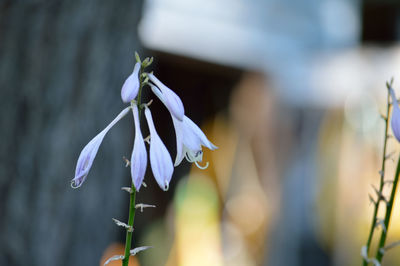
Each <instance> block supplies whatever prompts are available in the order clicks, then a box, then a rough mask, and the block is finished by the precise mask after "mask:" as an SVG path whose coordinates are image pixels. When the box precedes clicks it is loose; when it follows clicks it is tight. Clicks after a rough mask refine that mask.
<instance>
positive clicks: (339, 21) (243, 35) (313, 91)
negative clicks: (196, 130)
mask: <svg viewBox="0 0 400 266" xmlns="http://www.w3.org/2000/svg"><path fill="white" fill-rule="evenodd" d="M399 40H400V3H399V2H398V1H396V0H380V1H378V0H376V1H373V0H322V1H321V0H308V1H307V0H298V1H289V0H279V1H278V0H264V1H263V0H252V1H245V0H214V1H211V0H202V1H200V0H192V1H185V0H143V1H128V0H123V1H105V0H103V1H94V0H71V1H59V0H48V1H44V0H24V1H22V0H21V1H10V0H3V1H1V2H0V117H1V119H0V133H1V135H0V137H1V141H0V265H2V266H3V265H10V266H14V265H32V266H37V265H60V266H64V265H65V266H66V265H102V264H103V263H104V261H105V260H106V259H107V258H109V257H111V256H112V255H116V254H122V253H123V245H124V241H125V232H124V231H123V230H122V229H121V228H118V227H117V226H115V224H114V223H113V222H112V220H111V218H116V219H119V220H121V221H126V220H127V216H128V207H129V206H128V205H129V195H128V193H126V192H123V191H121V187H123V186H129V185H130V173H129V169H128V168H125V167H124V161H123V159H122V157H123V156H126V157H128V158H129V157H130V153H131V150H132V145H133V136H134V127H133V119H132V117H130V116H128V117H127V118H125V119H124V120H122V121H121V122H119V123H118V124H117V125H116V126H115V127H114V128H113V129H112V130H111V131H110V133H109V134H108V135H107V137H106V138H105V139H104V141H103V144H102V146H101V147H100V150H99V152H98V155H97V157H96V159H95V161H94V164H93V167H92V169H91V171H90V174H89V176H88V179H87V181H86V182H85V183H84V185H83V186H82V187H81V188H79V189H76V190H73V189H71V188H70V180H71V179H72V178H73V175H74V171H75V165H76V160H77V158H78V156H79V153H80V152H81V150H82V148H83V147H84V146H85V145H86V144H87V143H88V142H89V141H90V140H91V139H92V138H93V137H94V136H95V135H96V134H97V133H98V132H99V131H100V130H102V129H103V128H104V127H105V126H106V125H107V124H108V123H109V122H110V121H111V120H112V119H113V118H114V117H115V116H116V115H117V114H118V113H119V111H120V110H121V109H122V108H123V107H124V106H125V105H124V104H123V103H122V101H121V99H120V89H121V86H122V84H123V82H124V81H125V79H126V77H127V76H128V75H129V74H130V73H131V71H132V69H133V65H134V63H135V61H134V52H135V51H138V52H139V54H140V55H141V57H142V58H144V57H145V56H153V57H154V58H155V61H154V63H153V64H152V66H151V69H152V70H153V71H154V73H155V74H156V75H157V76H158V77H159V79H160V80H162V81H163V82H164V83H165V84H166V85H167V86H169V87H170V88H171V89H173V90H174V91H175V92H176V93H177V94H178V95H179V96H180V97H181V99H182V101H183V103H184V105H185V113H186V115H187V116H189V117H190V118H191V119H192V120H193V121H194V122H195V123H197V124H198V125H199V126H200V127H201V128H202V129H203V130H204V132H205V133H206V135H207V136H208V138H209V139H210V140H211V141H212V142H213V143H214V144H215V145H217V146H218V147H219V149H218V150H216V151H213V152H210V151H209V150H207V149H205V150H204V152H205V153H204V157H203V159H204V162H207V161H208V162H209V163H210V166H209V167H208V169H206V170H199V169H198V168H196V167H195V166H192V165H190V164H189V163H187V162H185V163H182V164H181V165H180V166H178V167H176V168H175V172H174V176H173V179H172V183H171V186H170V189H169V191H168V192H163V191H161V190H160V189H159V187H158V185H157V184H156V183H155V181H154V179H153V177H152V174H151V171H149V170H148V171H147V175H146V177H145V182H146V184H147V188H143V189H142V190H141V191H140V193H138V197H137V201H138V202H143V203H147V204H155V205H156V206H157V208H147V209H145V210H144V211H143V212H140V211H139V212H137V215H136V219H135V232H134V240H133V246H142V245H146V246H153V248H152V249H151V250H147V251H144V252H142V253H140V254H139V255H138V256H137V257H135V258H133V259H132V260H131V265H168V266H174V265H183V266H192V265H193V266H195V265H210V266H211V265H216V266H219V265H231V266H236V265H238V266H239V265H240V266H253V265H272V266H287V265H291V266H306V265H307V266H308V265H310V266H313V265H360V264H361V257H360V250H361V246H362V245H365V243H366V240H367V236H368V231H369V226H370V222H371V216H372V212H373V206H372V205H371V204H369V200H368V194H369V193H370V194H372V193H373V188H372V187H371V184H374V185H376V186H377V185H378V184H379V174H378V171H379V170H380V164H381V157H382V154H381V153H382V147H383V137H384V122H383V120H381V119H380V114H381V113H384V111H385V108H386V93H387V90H386V88H385V82H386V81H388V80H390V79H391V78H392V77H393V78H394V88H395V90H397V92H398V93H400V90H399V87H400V86H399V84H400V75H399V69H400V45H399ZM144 93H145V98H146V99H147V100H150V99H152V98H154V96H153V95H151V94H150V93H148V91H145V92H144ZM152 112H153V117H154V120H155V123H156V127H157V130H158V132H159V134H160V136H161V138H162V139H163V141H164V143H165V144H166V145H167V147H168V149H169V150H170V151H171V155H172V157H173V158H174V157H175V154H176V148H175V134H174V130H173V126H172V121H171V119H170V116H169V114H168V111H167V110H166V109H165V107H164V106H163V105H162V104H161V103H160V102H159V101H158V100H156V99H155V101H154V103H153V104H152ZM398 150H399V147H398V145H397V144H396V142H395V141H394V140H393V139H392V140H389V148H388V151H389V152H392V151H394V152H396V154H397V153H398ZM394 158H395V157H394ZM394 167H395V165H394V163H393V162H392V161H388V163H387V179H391V178H392V176H393V173H394ZM385 193H386V192H385ZM380 216H381V217H382V216H383V214H382V213H381V214H380ZM379 230H381V229H377V232H379ZM377 235H378V234H376V236H377ZM399 238H400V206H399V205H398V202H396V204H395V209H394V216H393V218H392V221H391V226H390V231H389V239H388V243H390V242H393V241H396V240H398V239H399ZM374 242H376V238H374ZM399 264H400V253H399V252H398V251H396V250H394V251H389V252H388V253H387V254H386V255H385V259H384V265H399ZM112 265H120V262H118V263H115V264H112Z"/></svg>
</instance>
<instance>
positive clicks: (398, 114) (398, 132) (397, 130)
mask: <svg viewBox="0 0 400 266" xmlns="http://www.w3.org/2000/svg"><path fill="white" fill-rule="evenodd" d="M389 91H390V95H391V96H392V102H393V109H392V121H391V125H392V131H393V134H394V136H395V137H396V139H397V141H400V107H399V103H398V102H397V98H396V94H395V93H394V90H393V89H392V88H390V89H389Z"/></svg>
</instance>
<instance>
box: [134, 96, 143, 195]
mask: <svg viewBox="0 0 400 266" xmlns="http://www.w3.org/2000/svg"><path fill="white" fill-rule="evenodd" d="M132 113H133V119H134V121H135V142H134V146H133V151H132V157H131V176H132V181H133V183H134V184H135V188H136V190H137V191H139V189H140V186H141V185H142V182H143V178H144V174H145V173H146V168H147V152H146V147H145V145H144V141H143V136H142V132H141V131H140V123H139V114H138V108H137V106H136V104H133V105H132Z"/></svg>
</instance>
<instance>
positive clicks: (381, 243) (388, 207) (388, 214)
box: [376, 156, 400, 263]
mask: <svg viewBox="0 0 400 266" xmlns="http://www.w3.org/2000/svg"><path fill="white" fill-rule="evenodd" d="M399 175H400V156H399V160H398V162H397V169H396V175H395V177H394V181H393V186H392V193H391V194H390V200H389V202H388V203H387V204H386V215H385V221H384V224H385V228H386V230H382V234H381V239H380V241H379V247H378V251H377V253H376V259H377V260H378V262H379V263H380V262H381V261H382V258H383V255H384V250H383V248H384V246H385V242H386V236H387V233H388V230H389V222H390V217H391V214H392V209H393V203H394V199H395V196H396V190H397V183H398V181H399Z"/></svg>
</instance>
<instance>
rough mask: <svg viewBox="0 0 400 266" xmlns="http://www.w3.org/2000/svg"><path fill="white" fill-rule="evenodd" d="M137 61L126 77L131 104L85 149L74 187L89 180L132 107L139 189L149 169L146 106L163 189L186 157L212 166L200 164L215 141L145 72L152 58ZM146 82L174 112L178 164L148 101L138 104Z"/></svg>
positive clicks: (152, 159) (173, 95)
mask: <svg viewBox="0 0 400 266" xmlns="http://www.w3.org/2000/svg"><path fill="white" fill-rule="evenodd" d="M137 61H138V62H137V63H136V64H135V67H134V69H133V72H132V74H131V75H130V76H129V77H128V78H127V79H126V81H125V83H124V84H123V86H122V89H121V98H122V101H123V102H124V103H130V106H128V107H126V108H125V109H123V110H122V111H121V113H120V114H118V116H117V117H116V118H115V119H114V120H113V121H112V122H111V123H110V124H109V125H108V126H107V127H106V128H105V129H104V130H102V131H101V132H100V133H99V134H98V135H97V136H95V137H94V138H93V139H92V140H91V141H90V142H89V143H88V144H87V145H86V146H85V147H84V148H83V150H82V152H81V154H80V155H79V158H78V162H77V165H76V170H75V177H74V179H72V183H71V186H72V187H73V188H77V187H80V186H81V185H82V183H83V182H84V181H85V180H86V177H87V175H88V173H89V170H90V168H91V166H92V164H93V161H94V158H95V157H96V154H97V151H98V149H99V147H100V144H101V143H102V141H103V139H104V137H105V135H106V134H107V132H108V131H109V130H110V129H111V128H112V127H113V126H114V125H115V124H116V123H117V122H118V121H119V120H121V119H122V118H123V117H124V116H126V115H127V114H128V113H129V110H132V114H133V120H134V123H135V139H134V146H133V151H132V156H131V160H130V167H131V176H132V182H133V184H134V185H135V188H136V190H137V191H139V189H140V187H141V185H142V183H143V178H144V175H145V172H146V168H147V150H146V146H145V141H144V139H143V136H142V133H141V129H140V123H139V109H143V108H144V114H145V118H146V121H147V125H148V128H149V131H150V151H149V152H150V165H151V169H152V172H153V175H154V178H155V179H156V181H157V183H158V185H159V186H160V188H161V189H163V190H168V186H169V182H170V181H171V177H172V174H173V170H174V166H177V165H179V164H180V163H181V162H182V160H183V158H186V159H187V161H189V162H193V163H195V164H196V165H197V166H198V167H199V168H202V169H203V168H206V167H207V166H208V163H207V164H206V166H205V167H202V166H200V165H199V162H201V161H202V158H203V152H202V146H205V147H207V148H209V149H211V150H214V149H216V148H217V147H216V146H215V145H214V144H212V143H211V142H210V141H209V140H208V139H207V137H206V136H205V134H204V133H203V132H202V131H201V129H200V128H199V127H198V126H197V125H196V124H195V123H193V121H192V120H190V119H189V118H188V117H187V116H186V115H185V109H184V107H183V103H182V101H181V99H180V98H179V97H178V95H176V93H175V92H173V91H172V90H171V89H169V88H168V87H167V86H165V85H164V84H163V83H162V82H161V81H160V80H158V78H157V77H156V76H154V75H153V74H152V73H145V72H144V71H143V70H144V68H145V67H147V66H148V65H150V64H151V61H150V62H149V61H146V60H145V61H143V62H141V61H140V59H138V58H137ZM142 78H143V80H142ZM144 85H148V86H149V87H150V88H151V90H152V91H153V93H154V94H155V95H156V96H157V98H159V99H160V101H161V102H162V103H163V104H164V105H165V106H166V108H167V109H168V111H169V112H170V114H171V117H172V122H173V125H174V128H175V134H176V147H177V154H176V159H175V163H174V164H173V163H172V159H171V155H170V154H169V152H168V150H167V148H166V147H165V145H164V143H163V142H162V140H161V138H160V137H159V136H158V134H157V131H156V127H155V125H154V123H153V118H152V115H151V111H150V109H149V106H148V104H141V105H139V104H138V103H139V102H140V100H141V99H137V97H140V96H138V95H140V93H139V91H140V90H141V89H142V87H143V86H144Z"/></svg>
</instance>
